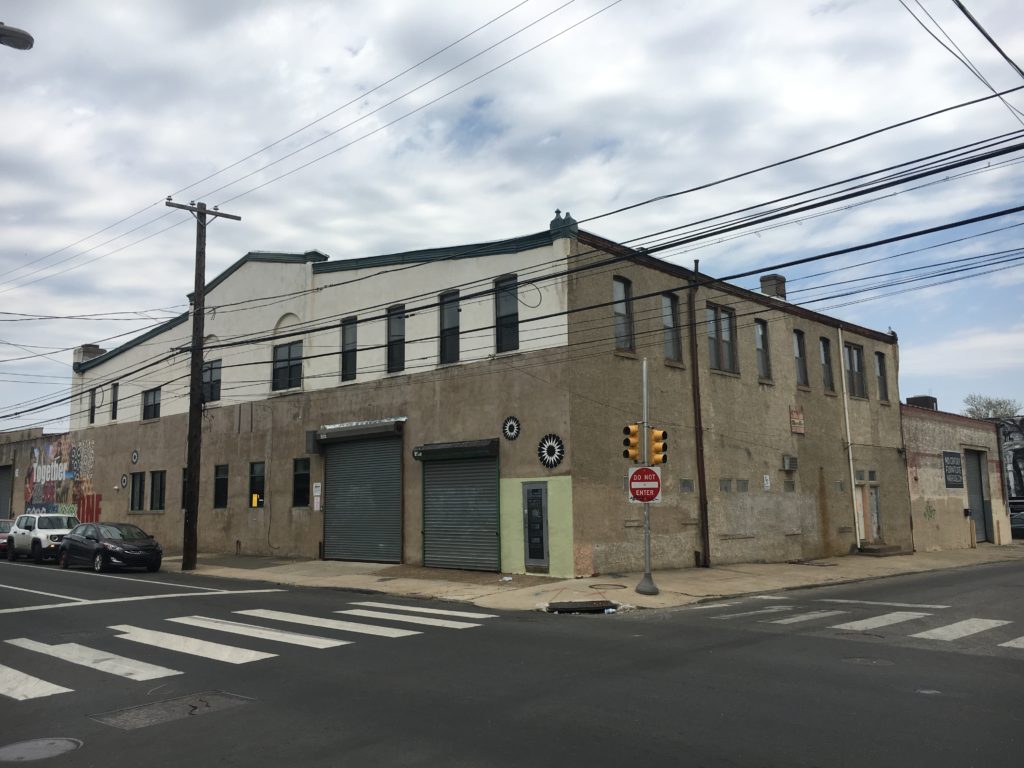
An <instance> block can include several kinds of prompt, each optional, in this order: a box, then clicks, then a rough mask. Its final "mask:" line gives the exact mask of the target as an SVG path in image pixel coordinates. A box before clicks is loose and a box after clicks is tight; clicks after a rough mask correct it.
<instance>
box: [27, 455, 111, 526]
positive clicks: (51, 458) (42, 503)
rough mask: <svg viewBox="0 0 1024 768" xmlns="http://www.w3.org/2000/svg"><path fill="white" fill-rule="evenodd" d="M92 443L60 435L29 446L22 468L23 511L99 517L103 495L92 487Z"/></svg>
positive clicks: (84, 518) (90, 519)
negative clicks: (23, 473)
mask: <svg viewBox="0 0 1024 768" xmlns="http://www.w3.org/2000/svg"><path fill="white" fill-rule="evenodd" d="M94 465H95V459H94V443H93V441H92V440H84V441H82V442H77V443H75V442H72V440H71V437H70V435H60V436H59V437H57V438H56V439H55V440H54V441H53V442H50V443H43V444H42V445H38V446H36V447H34V448H32V451H31V454H30V456H29V461H28V466H26V467H25V511H26V512H44V513H45V512H51V513H52V512H56V513H60V514H65V515H76V516H77V517H78V519H79V520H80V521H82V522H94V521H96V520H99V516H100V509H101V502H102V500H103V497H102V496H101V495H100V494H98V493H96V492H95V489H94V488H93V469H94Z"/></svg>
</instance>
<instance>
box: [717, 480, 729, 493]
mask: <svg viewBox="0 0 1024 768" xmlns="http://www.w3.org/2000/svg"><path fill="white" fill-rule="evenodd" d="M718 490H720V491H721V492H722V493H732V478H730V477H720V478H718Z"/></svg>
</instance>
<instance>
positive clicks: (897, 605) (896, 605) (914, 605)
mask: <svg viewBox="0 0 1024 768" xmlns="http://www.w3.org/2000/svg"><path fill="white" fill-rule="evenodd" d="M818 602H819V603H843V604H846V605H881V606H883V607H885V608H934V609H935V610H940V609H942V608H949V606H948V605H922V604H918V603H878V602H875V601H873V600H826V599H821V600H818Z"/></svg>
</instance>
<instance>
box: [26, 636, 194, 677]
mask: <svg viewBox="0 0 1024 768" xmlns="http://www.w3.org/2000/svg"><path fill="white" fill-rule="evenodd" d="M7 642H8V643H10V644H11V645H14V646H17V647H18V648H24V649H26V650H29V651H36V652H37V653H44V654H46V655H47V656H54V657H56V658H58V659H61V660H62V661H66V662H69V663H71V664H78V665H80V666H83V667H89V668H90V669H96V670H99V671H100V672H106V673H107V674H109V675H117V676H118V677H127V678H128V679H129V680H158V679H159V678H161V677H172V676H173V675H180V674H181V672H179V671H178V670H176V669H168V668H167V667H161V666H158V665H156V664H148V663H146V662H145V661H138V660H137V659H129V658H127V657H125V656H118V655H117V654H116V653H110V652H109V651H100V650H97V649H96V648H89V647H88V646H85V645H79V644H78V643H62V644H60V645H46V644H45V643H37V642H36V641H35V640H29V639H27V638H24V637H20V638H17V639H14V640H8V641H7Z"/></svg>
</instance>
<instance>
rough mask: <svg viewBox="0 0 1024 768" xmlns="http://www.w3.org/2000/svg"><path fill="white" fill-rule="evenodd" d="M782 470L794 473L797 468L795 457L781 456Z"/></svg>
mask: <svg viewBox="0 0 1024 768" xmlns="http://www.w3.org/2000/svg"><path fill="white" fill-rule="evenodd" d="M782 468H783V469H784V470H785V471H786V472H795V471H796V468H797V461H796V456H783V457H782Z"/></svg>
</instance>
